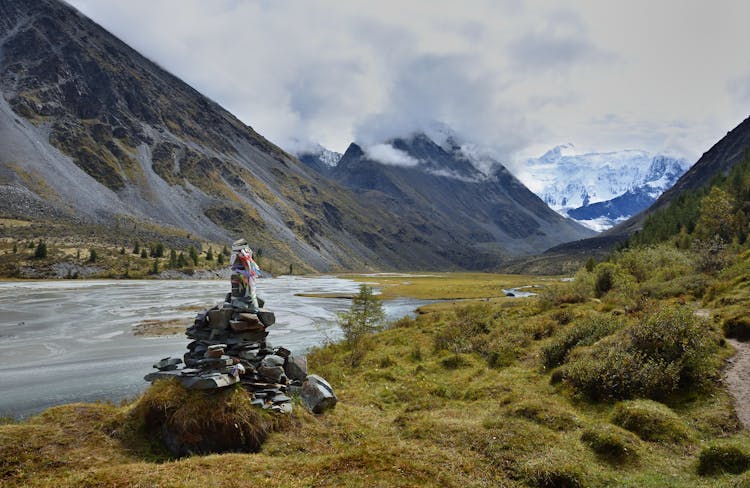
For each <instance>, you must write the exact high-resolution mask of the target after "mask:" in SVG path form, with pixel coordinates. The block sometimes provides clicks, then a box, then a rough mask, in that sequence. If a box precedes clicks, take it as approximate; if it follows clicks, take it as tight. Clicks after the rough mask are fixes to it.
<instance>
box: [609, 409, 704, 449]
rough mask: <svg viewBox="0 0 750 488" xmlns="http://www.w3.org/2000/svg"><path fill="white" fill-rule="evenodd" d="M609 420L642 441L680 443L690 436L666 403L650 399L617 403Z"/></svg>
mask: <svg viewBox="0 0 750 488" xmlns="http://www.w3.org/2000/svg"><path fill="white" fill-rule="evenodd" d="M611 420H612V423H614V424H615V425H619V426H620V427H622V428H623V429H626V430H629V431H631V432H634V433H635V434H637V435H638V437H640V438H641V439H643V440H644V441H651V442H674V443H682V442H685V441H687V440H688V439H689V437H690V436H689V434H688V430H687V428H686V427H685V424H684V423H683V422H682V420H681V419H680V417H678V416H677V414H675V413H674V412H673V411H672V410H670V409H669V407H667V406H666V405H663V404H661V403H658V402H654V401H650V400H634V401H627V402H621V403H618V404H617V405H615V409H614V412H613V413H612V419H611Z"/></svg>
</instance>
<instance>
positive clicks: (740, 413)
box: [725, 339, 750, 429]
mask: <svg viewBox="0 0 750 488" xmlns="http://www.w3.org/2000/svg"><path fill="white" fill-rule="evenodd" d="M727 342H728V343H730V344H731V345H732V347H734V348H735V349H736V350H737V354H735V355H734V356H732V358H731V359H730V360H729V367H728V368H727V370H726V376H725V378H726V382H727V388H729V393H730V394H731V395H732V397H734V409H735V410H736V411H737V417H739V419H740V422H742V425H744V426H745V428H746V429H750V342H740V341H737V340H735V339H727Z"/></svg>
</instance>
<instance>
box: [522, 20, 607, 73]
mask: <svg viewBox="0 0 750 488" xmlns="http://www.w3.org/2000/svg"><path fill="white" fill-rule="evenodd" d="M508 55H509V58H510V64H511V66H512V67H513V69H515V70H520V71H523V72H527V71H530V72H535V71H559V70H567V69H570V68H572V67H574V66H575V65H577V64H581V63H601V62H607V61H611V60H612V59H613V58H614V57H615V56H614V54H612V53H610V52H607V51H605V50H604V49H601V48H599V47H598V46H596V45H595V44H594V42H593V41H592V40H591V39H590V38H589V36H588V33H587V29H586V26H585V24H584V22H583V20H582V19H581V18H580V17H579V16H578V15H577V14H575V13H574V12H572V11H569V10H557V11H554V12H552V13H550V14H549V15H547V16H546V18H544V19H542V21H541V22H540V23H539V24H538V25H536V26H534V27H533V28H532V29H531V30H529V31H527V32H525V33H524V34H522V35H521V36H519V37H517V38H516V39H514V40H513V41H511V42H510V43H509V45H508Z"/></svg>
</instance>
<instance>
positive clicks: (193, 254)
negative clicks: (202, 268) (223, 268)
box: [188, 246, 198, 266]
mask: <svg viewBox="0 0 750 488" xmlns="http://www.w3.org/2000/svg"><path fill="white" fill-rule="evenodd" d="M188 254H189V255H190V259H192V260H193V264H195V266H198V251H197V250H196V249H195V247H193V246H190V247H189V248H188Z"/></svg>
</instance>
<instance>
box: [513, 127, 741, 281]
mask: <svg viewBox="0 0 750 488" xmlns="http://www.w3.org/2000/svg"><path fill="white" fill-rule="evenodd" d="M748 155H750V117H748V118H746V119H745V120H744V121H742V122H741V123H740V124H739V125H738V126H737V127H735V128H734V129H732V130H731V131H729V132H728V133H727V134H726V135H725V136H724V137H723V138H722V139H721V140H719V141H718V142H717V143H716V144H714V145H713V146H712V147H711V149H709V150H708V151H706V152H705V153H703V155H702V156H701V157H700V158H699V159H698V161H697V162H696V163H695V164H694V165H693V166H691V167H690V169H689V170H688V171H687V172H685V173H684V174H683V175H682V176H681V177H680V178H679V179H678V180H677V182H676V183H675V184H674V185H673V186H672V187H671V188H670V189H669V190H667V191H665V192H664V193H663V194H662V195H661V196H660V197H659V198H658V199H657V200H656V202H654V203H653V204H651V206H649V207H648V208H647V209H646V210H643V211H642V212H640V213H638V214H636V215H634V216H632V217H630V218H629V219H627V220H626V221H624V222H622V223H620V224H618V225H616V226H614V227H612V228H611V229H608V230H606V231H604V232H602V233H601V234H600V235H598V236H596V237H592V238H587V239H582V240H579V241H571V242H567V243H563V244H560V245H557V246H554V247H552V248H550V249H548V250H547V251H545V255H546V259H547V261H546V262H547V263H549V262H551V261H560V260H561V259H568V260H573V259H576V258H577V259H578V261H582V260H585V259H586V258H587V257H588V256H597V257H604V256H606V255H607V254H608V253H609V252H611V251H612V249H614V247H615V246H617V245H618V244H621V243H623V242H625V241H626V240H627V239H628V238H629V237H630V236H631V235H633V234H634V233H635V232H637V231H639V230H641V229H642V228H643V223H644V222H645V221H646V219H647V218H648V216H649V215H652V214H653V213H654V212H657V211H658V210H659V209H662V208H664V207H667V206H669V205H670V204H671V203H672V202H674V201H676V200H677V199H678V197H679V196H680V195H681V194H683V193H684V192H686V191H689V190H695V189H698V188H703V187H706V186H708V185H710V184H711V182H712V181H713V179H714V177H716V176H717V175H727V174H728V173H729V171H730V170H731V169H732V168H733V167H734V166H735V165H736V164H738V163H739V162H741V161H743V160H744V159H745V158H746V157H748ZM512 269H513V270H514V271H519V272H522V271H525V272H528V271H530V270H532V269H533V268H531V267H530V266H529V263H528V262H519V264H518V265H517V266H515V267H513V268H512Z"/></svg>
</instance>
